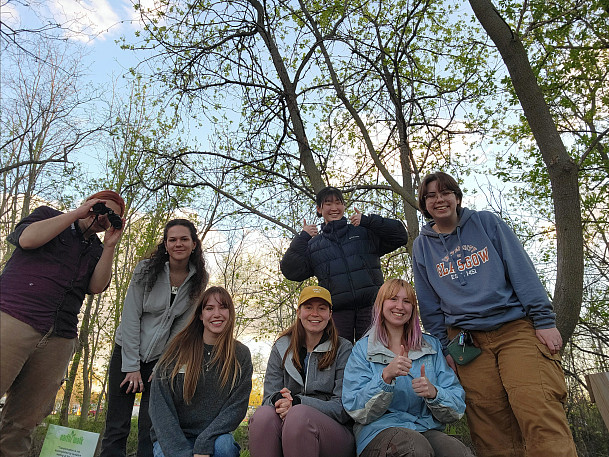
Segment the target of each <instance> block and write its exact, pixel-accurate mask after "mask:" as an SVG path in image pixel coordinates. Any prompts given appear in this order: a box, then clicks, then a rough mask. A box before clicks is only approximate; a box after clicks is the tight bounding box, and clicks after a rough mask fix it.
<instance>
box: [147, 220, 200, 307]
mask: <svg viewBox="0 0 609 457" xmlns="http://www.w3.org/2000/svg"><path fill="white" fill-rule="evenodd" d="M177 225H181V226H183V227H186V228H187V229H188V230H189V232H190V238H191V239H192V241H193V242H194V243H195V248H194V250H193V251H192V253H191V254H190V258H189V262H192V263H193V264H194V266H195V274H194V275H193V276H192V277H191V278H190V279H189V282H190V283H191V285H190V295H189V298H190V300H191V301H193V302H194V300H195V299H196V298H197V297H198V296H199V295H200V294H201V292H203V291H204V290H205V288H206V287H207V282H208V281H209V273H208V272H207V269H206V265H205V257H203V249H202V248H201V240H200V239H199V236H198V235H197V229H196V227H195V225H194V224H193V223H192V222H191V221H189V220H188V219H172V220H170V221H169V222H167V224H165V229H164V230H163V240H162V241H161V242H160V243H159V244H158V245H157V246H156V248H155V249H154V251H153V252H152V253H151V254H150V255H149V256H148V258H149V259H150V262H148V264H147V265H146V270H145V271H144V275H143V276H142V280H143V281H145V282H146V290H148V291H150V290H152V288H153V287H154V285H155V284H156V281H157V279H158V277H159V275H160V274H161V272H162V271H163V270H164V269H165V262H167V261H168V260H169V254H168V253H167V249H165V242H166V241H167V234H168V233H169V229H170V228H171V227H175V226H177Z"/></svg>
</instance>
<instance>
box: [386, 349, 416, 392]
mask: <svg viewBox="0 0 609 457" xmlns="http://www.w3.org/2000/svg"><path fill="white" fill-rule="evenodd" d="M411 368H412V360H410V359H409V358H408V351H407V350H406V348H405V347H404V345H401V346H400V354H399V355H396V356H395V357H394V358H393V360H392V361H391V362H390V363H389V365H387V366H386V367H385V368H384V369H383V373H382V377H383V381H385V382H386V383H387V384H391V382H393V380H394V379H395V378H397V377H398V376H407V375H408V373H410V369H411Z"/></svg>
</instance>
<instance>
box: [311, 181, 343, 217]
mask: <svg viewBox="0 0 609 457" xmlns="http://www.w3.org/2000/svg"><path fill="white" fill-rule="evenodd" d="M330 197H336V198H338V200H340V202H341V203H342V204H343V205H344V204H345V197H343V193H342V192H341V191H340V189H337V188H336V187H332V186H328V187H324V188H323V189H322V190H320V191H319V193H318V194H317V196H316V197H315V204H316V205H317V207H318V208H321V207H322V206H323V205H324V202H325V201H326V200H327V199H328V198H330ZM317 217H321V213H320V212H319V211H317Z"/></svg>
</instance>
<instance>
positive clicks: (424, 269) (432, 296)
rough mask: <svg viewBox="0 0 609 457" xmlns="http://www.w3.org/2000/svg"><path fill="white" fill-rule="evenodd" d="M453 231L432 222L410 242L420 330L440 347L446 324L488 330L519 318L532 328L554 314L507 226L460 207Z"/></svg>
mask: <svg viewBox="0 0 609 457" xmlns="http://www.w3.org/2000/svg"><path fill="white" fill-rule="evenodd" d="M459 216H460V217H459V224H458V225H457V228H456V229H455V230H454V231H453V233H451V234H449V235H446V234H439V233H437V232H435V231H434V230H433V228H432V227H433V225H434V224H435V223H434V222H433V221H432V222H430V223H428V224H426V225H425V226H424V227H423V229H422V230H421V234H420V235H419V236H418V237H417V238H416V239H415V240H414V246H413V265H414V280H415V286H416V290H417V297H418V300H419V309H420V312H421V320H422V322H423V325H424V327H425V330H426V331H427V332H429V333H431V334H432V335H434V336H436V337H437V338H439V339H440V341H441V342H442V346H443V347H444V348H446V345H447V344H448V338H447V336H446V326H453V327H460V328H463V329H467V330H482V331H489V330H495V329H497V328H499V327H501V326H502V325H503V324H505V323H508V322H512V321H515V320H517V319H522V318H525V317H528V318H530V319H531V320H532V321H533V326H534V327H535V328H536V329H544V328H551V327H555V326H556V314H554V312H553V309H552V303H551V302H550V300H549V298H548V294H547V292H546V290H545V289H544V287H543V285H542V284H541V281H540V280H539V277H538V276H537V272H536V271H535V267H534V266H533V262H531V259H530V258H529V256H528V255H527V253H526V252H525V250H524V248H523V246H522V244H521V243H520V240H518V238H517V237H516V235H515V234H514V232H513V231H512V229H510V227H508V225H507V224H506V223H505V222H503V220H501V219H500V218H499V217H498V216H496V215H495V214H493V213H490V212H488V211H479V212H478V211H472V210H469V209H467V208H462V209H461V211H460V215H459Z"/></svg>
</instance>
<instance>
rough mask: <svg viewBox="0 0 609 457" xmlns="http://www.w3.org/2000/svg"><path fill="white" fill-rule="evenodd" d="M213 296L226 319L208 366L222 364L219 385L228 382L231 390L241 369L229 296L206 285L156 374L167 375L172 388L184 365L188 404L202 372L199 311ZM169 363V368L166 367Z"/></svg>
mask: <svg viewBox="0 0 609 457" xmlns="http://www.w3.org/2000/svg"><path fill="white" fill-rule="evenodd" d="M214 296H215V297H216V299H217V300H218V302H219V303H221V304H222V305H224V306H226V307H227V308H228V311H229V319H228V322H227V325H226V327H225V328H224V330H223V331H222V333H221V334H220V335H219V336H218V339H217V341H216V344H215V345H214V349H213V352H212V357H211V360H210V362H209V363H210V365H215V366H221V367H222V369H221V370H220V385H221V386H222V387H224V386H226V385H227V384H228V383H229V381H230V386H231V389H232V388H233V387H234V386H235V383H236V382H237V377H238V376H239V373H240V371H241V365H240V364H239V361H238V360H237V356H236V354H235V348H236V340H235V338H234V337H233V331H234V329H235V305H234V303H233V299H232V297H231V296H230V294H229V293H228V291H227V290H226V289H224V288H223V287H218V286H213V287H210V288H209V289H207V290H206V291H205V292H203V294H201V297H200V298H199V300H198V304H197V309H196V310H195V312H194V314H193V315H192V317H191V319H190V321H189V322H188V325H186V327H185V328H184V329H183V330H182V331H181V332H180V333H178V334H177V335H176V336H175V338H173V339H172V340H171V342H170V343H169V345H168V347H167V349H166V350H165V352H164V353H163V356H162V357H161V358H160V360H159V363H158V369H159V374H160V375H161V376H170V377H171V385H172V388H173V383H174V380H175V377H176V376H177V375H178V373H179V372H180V371H181V369H182V367H185V374H184V395H183V396H184V401H185V402H186V404H189V403H190V400H191V399H192V397H193V396H194V394H195V390H196V388H197V383H198V382H199V378H200V377H201V375H202V374H203V352H204V346H203V332H204V331H205V327H204V326H203V322H202V321H201V313H202V311H203V307H204V306H205V305H206V304H207V302H208V300H209V299H210V298H211V297H214ZM172 365H173V368H170V367H171V366H172ZM169 370H171V373H169Z"/></svg>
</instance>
